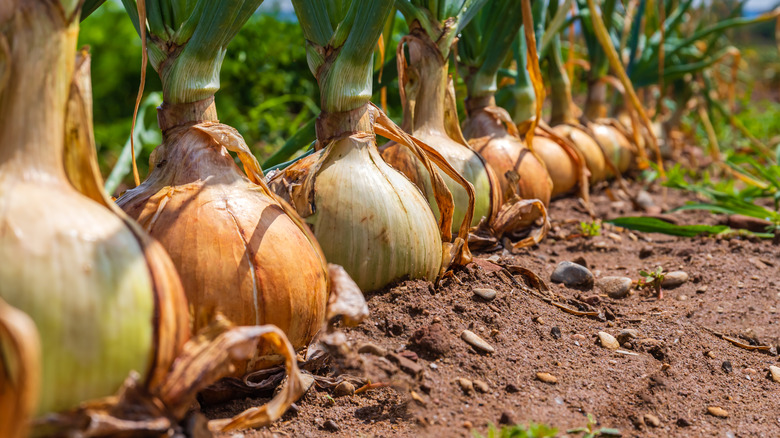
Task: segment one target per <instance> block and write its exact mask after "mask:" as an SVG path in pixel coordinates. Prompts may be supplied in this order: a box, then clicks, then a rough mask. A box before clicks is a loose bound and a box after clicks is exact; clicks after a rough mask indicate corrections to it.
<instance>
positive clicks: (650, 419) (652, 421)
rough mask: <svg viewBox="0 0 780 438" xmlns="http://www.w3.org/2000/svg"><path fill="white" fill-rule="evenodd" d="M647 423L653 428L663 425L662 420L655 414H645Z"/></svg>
mask: <svg viewBox="0 0 780 438" xmlns="http://www.w3.org/2000/svg"><path fill="white" fill-rule="evenodd" d="M645 423H646V424H649V425H650V426H653V427H658V426H660V425H661V420H659V419H658V417H656V416H655V415H653V414H645Z"/></svg>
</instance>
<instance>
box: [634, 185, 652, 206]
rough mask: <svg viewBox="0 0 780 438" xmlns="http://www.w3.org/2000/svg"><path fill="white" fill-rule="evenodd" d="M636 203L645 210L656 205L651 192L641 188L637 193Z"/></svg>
mask: <svg viewBox="0 0 780 438" xmlns="http://www.w3.org/2000/svg"><path fill="white" fill-rule="evenodd" d="M636 203H637V204H639V206H641V207H642V208H643V209H645V210H647V209H648V208H650V207H653V206H655V202H653V197H652V196H650V193H647V192H646V191H645V190H640V191H639V193H637V194H636Z"/></svg>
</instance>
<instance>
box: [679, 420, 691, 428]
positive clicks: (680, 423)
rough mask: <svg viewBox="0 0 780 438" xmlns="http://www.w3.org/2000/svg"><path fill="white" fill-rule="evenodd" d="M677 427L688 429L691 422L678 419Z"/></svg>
mask: <svg viewBox="0 0 780 438" xmlns="http://www.w3.org/2000/svg"><path fill="white" fill-rule="evenodd" d="M677 425H678V426H680V427H688V426H690V425H691V422H690V421H688V420H687V419H686V418H678V419H677Z"/></svg>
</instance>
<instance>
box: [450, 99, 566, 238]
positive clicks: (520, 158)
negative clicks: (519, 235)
mask: <svg viewBox="0 0 780 438" xmlns="http://www.w3.org/2000/svg"><path fill="white" fill-rule="evenodd" d="M489 100H490V101H489V102H487V103H482V102H480V100H477V99H474V100H470V101H469V103H468V105H469V108H470V109H469V116H468V118H466V120H465V121H464V122H463V134H464V135H465V136H466V138H467V139H469V143H470V144H471V147H472V148H474V150H475V151H477V152H479V154H480V155H481V156H482V157H484V158H485V160H486V161H487V162H488V163H489V164H490V166H491V167H492V168H493V169H494V170H495V171H496V174H497V175H498V181H499V183H500V187H501V192H502V194H503V199H502V201H503V202H506V201H508V200H509V199H511V198H512V196H514V195H518V196H520V197H521V198H523V199H539V200H540V201H542V203H543V204H544V205H545V206H547V205H549V203H550V197H551V195H552V188H553V184H552V180H551V179H550V175H549V174H548V172H547V168H546V167H545V164H544V162H543V161H542V160H541V159H540V158H539V156H537V155H535V154H534V153H533V152H531V150H530V149H528V147H527V146H526V144H525V142H524V141H523V140H521V139H520V138H519V137H518V135H519V133H518V131H517V128H516V127H515V126H514V124H513V123H512V121H511V118H510V117H509V114H508V113H507V112H506V110H504V109H503V108H500V107H497V106H495V101H494V100H493V99H492V96H491V98H490V99H489ZM537 217H538V216H537ZM535 219H536V217H534V216H530V217H528V218H526V220H525V223H526V224H530V223H532V222H533V221H534V220H535ZM510 231H511V230H510Z"/></svg>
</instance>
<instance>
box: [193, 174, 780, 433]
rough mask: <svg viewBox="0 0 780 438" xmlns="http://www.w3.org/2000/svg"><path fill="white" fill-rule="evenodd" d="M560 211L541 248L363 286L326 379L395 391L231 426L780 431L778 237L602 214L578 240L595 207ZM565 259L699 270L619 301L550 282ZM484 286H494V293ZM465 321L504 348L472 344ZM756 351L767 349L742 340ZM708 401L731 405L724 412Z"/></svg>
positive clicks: (680, 199)
mask: <svg viewBox="0 0 780 438" xmlns="http://www.w3.org/2000/svg"><path fill="white" fill-rule="evenodd" d="M639 189H640V187H639V186H638V185H632V186H631V188H630V190H632V191H637V190H639ZM648 191H649V193H650V195H651V197H652V199H653V202H654V203H655V205H657V206H659V207H661V208H662V209H663V210H664V211H668V210H669V209H671V208H674V207H677V206H679V205H681V204H683V203H684V202H686V201H688V200H691V199H693V197H692V196H691V195H689V194H684V193H679V192H675V191H668V192H667V193H665V191H664V189H661V188H658V187H650V188H649V189H648ZM592 202H593V205H594V210H595V212H596V214H597V216H598V217H601V218H612V217H617V216H621V215H639V214H640V213H637V212H635V211H633V208H632V206H631V203H629V202H628V201H627V200H626V198H625V197H623V196H621V192H620V190H618V189H616V187H615V186H614V185H613V186H612V188H611V190H605V189H604V188H601V189H599V188H597V189H596V190H594V194H593V195H592ZM550 216H551V218H552V221H553V225H554V227H553V230H552V232H551V234H550V236H549V237H548V239H546V240H545V241H544V242H543V243H542V244H541V245H540V246H538V247H535V248H530V249H526V250H520V251H519V252H518V253H517V254H510V253H509V252H507V251H504V250H503V249H500V250H497V251H494V252H485V253H479V254H475V255H476V256H477V257H478V258H480V259H482V260H480V261H479V262H478V263H475V264H472V265H470V266H468V267H466V268H465V269H461V270H458V271H456V272H455V273H454V276H449V277H447V278H445V279H443V280H442V281H441V282H440V284H438V285H433V284H431V283H428V282H424V281H406V282H402V283H400V284H398V285H396V286H394V287H391V288H387V289H385V290H382V291H380V292H376V293H372V294H369V295H368V296H367V301H368V305H369V308H370V310H371V315H370V317H369V319H368V320H366V321H365V322H363V323H362V324H361V325H360V326H358V327H357V328H352V329H344V330H343V331H344V333H345V334H346V337H347V340H348V346H349V352H348V353H347V354H345V355H343V356H338V357H334V358H333V359H332V361H331V363H330V365H329V366H327V367H325V368H323V369H321V370H319V371H318V374H320V375H328V374H331V375H334V376H336V375H339V374H347V375H350V376H355V377H359V378H362V379H364V380H365V379H370V380H371V382H372V383H387V384H388V386H385V387H380V388H376V389H370V390H368V391H364V392H362V393H360V394H356V395H345V396H337V395H335V394H334V393H333V389H332V388H328V387H323V388H319V387H314V388H313V389H312V390H311V391H309V393H308V394H307V395H306V396H305V397H304V398H303V399H301V400H300V401H299V402H298V403H297V404H296V407H295V408H294V409H293V410H292V411H291V412H288V413H287V414H286V415H285V417H284V418H283V419H282V420H280V421H278V422H276V423H275V424H273V425H272V426H271V427H269V428H267V429H265V430H256V431H248V432H244V433H243V434H236V435H233V436H241V435H243V436H246V437H261V436H295V437H298V436H333V437H355V436H364V437H389V436H436V437H459V436H463V437H469V436H473V433H474V432H476V433H479V434H482V435H485V434H486V431H487V428H488V426H489V424H491V423H492V424H499V423H500V422H503V423H507V422H509V423H512V424H514V423H527V422H529V421H535V422H544V423H548V424H550V425H552V426H555V427H556V428H558V431H559V435H560V436H581V434H579V433H574V432H570V433H567V430H569V429H572V428H577V427H582V426H585V425H586V424H587V422H588V420H587V417H586V415H587V414H591V415H592V416H593V418H594V419H595V420H596V422H597V425H596V426H594V427H596V428H599V427H608V428H615V429H618V430H619V431H620V432H621V434H622V436H624V437H632V436H642V437H699V436H701V437H708V436H718V437H776V436H780V383H778V382H774V381H772V379H771V378H770V377H769V371H768V370H769V367H770V366H771V365H775V366H780V358H778V356H777V350H778V349H780V314H778V308H780V246H778V245H773V244H772V242H771V241H751V240H749V239H745V238H731V239H716V238H705V237H701V238H677V237H670V236H665V235H660V234H645V233H639V232H629V231H628V230H622V229H616V228H615V227H611V226H609V225H606V224H605V225H603V226H602V229H601V234H600V235H599V236H594V237H589V238H586V237H582V236H578V234H579V233H580V231H581V230H580V221H589V220H590V218H589V216H588V215H587V214H586V213H585V210H584V209H583V208H582V207H581V205H580V203H579V202H578V200H577V199H574V198H565V199H559V200H555V201H554V202H553V203H552V206H551V208H550ZM666 217H667V219H669V220H674V221H676V222H678V223H680V224H694V223H708V224H715V223H718V221H719V220H721V219H722V217H716V216H711V215H709V214H707V213H703V212H678V213H673V214H667V215H666ZM487 259H490V260H491V261H492V262H496V263H497V264H498V265H502V266H505V267H506V266H510V267H511V266H513V265H515V266H520V267H523V268H526V269H528V270H531V271H533V272H535V273H536V274H538V276H539V278H541V280H543V281H544V282H545V283H546V284H547V286H548V287H549V291H548V292H544V291H541V290H539V289H538V288H536V287H529V286H530V284H531V283H533V282H532V281H530V280H529V279H528V278H525V277H523V276H522V275H520V274H518V273H517V272H518V271H517V270H514V273H515V275H513V276H512V277H511V278H510V276H509V275H507V271H506V270H502V269H500V267H499V266H497V265H496V264H493V263H492V262H491V261H488V260H487ZM561 261H574V262H577V263H580V264H583V263H584V264H586V265H587V267H588V268H589V269H590V270H591V271H592V272H593V274H594V275H595V277H596V279H597V280H598V278H601V277H604V276H625V277H630V278H632V279H633V280H638V279H639V278H640V276H639V271H640V270H642V269H644V270H652V269H655V268H656V267H657V266H661V267H663V269H664V271H666V272H670V271H676V270H682V271H685V272H686V273H687V274H688V275H689V280H688V281H687V282H686V283H684V284H682V285H681V286H679V287H677V288H674V289H665V290H664V296H663V299H660V300H659V299H657V298H656V296H655V293H654V292H653V291H649V290H643V291H637V290H636V289H635V288H632V290H631V292H630V294H629V295H628V296H627V297H625V298H621V299H613V298H610V297H608V296H607V295H605V294H603V293H602V292H601V291H600V290H599V289H598V288H596V287H593V288H588V287H580V288H577V289H575V288H567V287H565V286H563V285H560V284H553V283H551V282H550V274H551V273H552V271H553V269H554V268H555V266H556V265H557V263H558V262H561ZM475 288H490V289H493V290H495V291H496V292H497V296H496V298H495V299H493V300H492V301H487V300H485V299H483V298H480V297H478V296H476V295H475V293H474V289H475ZM555 304H558V306H556V305H555ZM559 306H564V307H565V308H566V309H562V308H561V307H559ZM466 329H468V330H471V331H472V332H474V333H475V334H477V335H478V336H479V337H481V338H482V339H483V340H485V341H486V342H488V343H489V344H490V345H491V346H492V347H493V348H494V349H495V351H494V352H493V353H483V352H480V351H478V350H476V349H475V348H474V347H472V346H470V345H469V344H467V343H466V342H464V341H463V340H462V339H461V333H462V332H463V331H464V330H466ZM625 329H633V330H636V332H635V333H633V334H634V335H635V337H633V338H631V337H630V336H626V335H625V334H624V336H622V337H620V339H621V340H622V341H623V344H622V345H621V347H620V349H619V350H610V349H607V348H604V347H602V346H601V345H600V343H599V341H598V333H599V332H600V331H604V332H607V333H610V334H612V335H613V336H615V337H618V335H619V334H620V333H621V331H623V330H625ZM723 336H725V337H728V338H730V339H732V340H733V341H734V342H736V343H739V344H741V345H742V346H738V345H736V344H735V343H734V342H731V341H729V340H727V339H723ZM366 343H372V344H374V346H376V347H380V349H384V350H386V351H387V352H389V354H388V355H387V356H386V357H381V356H378V355H377V351H373V353H372V352H365V353H358V349H359V348H360V347H361V346H363V347H364V348H363V349H362V351H366V350H372V348H366V347H365V344H366ZM755 346H769V347H771V349H770V350H769V351H766V350H757V349H752V350H751V349H747V348H744V347H750V348H753V347H755ZM373 350H378V349H377V348H373ZM380 353H381V352H380ZM393 353H394V355H393ZM399 356H400V357H401V359H398V357H399ZM388 359H389V360H388ZM537 373H549V374H551V375H552V376H554V377H555V378H556V379H557V383H545V382H543V381H542V380H540V378H538V377H537ZM459 379H467V380H469V381H470V382H471V386H469V382H465V381H463V380H459ZM266 400H267V398H262V397H259V398H247V399H242V400H238V401H233V402H230V403H227V404H223V405H218V406H204V412H205V413H206V415H207V416H209V417H211V418H214V417H222V416H226V415H230V414H235V413H237V412H240V411H241V410H242V409H244V408H246V407H249V406H252V405H257V404H260V403H262V402H264V401H266ZM711 407H717V408H721V409H722V410H724V411H725V414H726V415H727V416H726V417H725V418H722V417H718V416H715V415H713V414H712V413H710V412H709V411H708V408H711ZM720 414H721V415H722V414H723V413H722V412H721V413H720Z"/></svg>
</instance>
